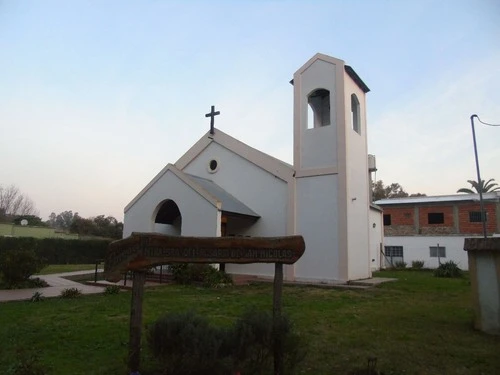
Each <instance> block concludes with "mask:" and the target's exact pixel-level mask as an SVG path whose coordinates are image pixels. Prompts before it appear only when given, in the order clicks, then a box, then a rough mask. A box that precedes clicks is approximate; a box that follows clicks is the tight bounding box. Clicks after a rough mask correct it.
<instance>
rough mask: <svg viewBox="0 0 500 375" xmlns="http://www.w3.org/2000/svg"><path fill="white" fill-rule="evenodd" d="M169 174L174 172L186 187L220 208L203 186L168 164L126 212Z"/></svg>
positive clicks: (138, 195) (132, 201) (215, 199)
mask: <svg viewBox="0 0 500 375" xmlns="http://www.w3.org/2000/svg"><path fill="white" fill-rule="evenodd" d="M167 172H172V173H173V174H174V175H175V176H176V177H177V178H179V179H180V180H181V181H182V182H184V183H185V184H186V185H188V186H189V187H190V188H192V189H193V190H194V191H196V192H197V193H198V194H200V195H201V196H202V197H203V198H205V199H206V200H207V201H208V202H210V203H211V204H213V205H214V206H216V207H218V208H220V206H221V203H220V202H219V201H218V200H217V198H216V197H214V196H213V195H212V194H210V193H209V192H208V191H206V190H205V189H203V188H202V187H201V186H199V185H197V184H196V183H194V182H193V180H192V179H190V178H189V176H188V175H187V174H186V173H184V172H182V171H181V170H179V169H178V168H176V166H175V165H173V164H167V165H166V166H165V168H163V169H162V170H161V171H160V173H158V174H157V175H156V176H155V177H154V178H153V179H152V180H151V181H150V182H149V184H147V185H146V186H145V187H144V189H142V190H141V191H140V192H139V194H137V195H136V196H135V197H134V199H132V200H131V201H130V203H129V204H127V206H125V210H124V211H125V212H127V211H128V210H129V209H130V208H131V207H132V206H133V205H134V204H135V203H137V201H139V199H141V197H142V196H143V195H144V194H146V193H147V191H148V190H149V189H150V188H151V187H152V186H153V185H154V184H156V183H157V182H158V181H159V180H160V179H161V178H162V177H163V176H164V175H165V174H167Z"/></svg>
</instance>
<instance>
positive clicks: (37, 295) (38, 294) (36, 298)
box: [30, 292, 44, 302]
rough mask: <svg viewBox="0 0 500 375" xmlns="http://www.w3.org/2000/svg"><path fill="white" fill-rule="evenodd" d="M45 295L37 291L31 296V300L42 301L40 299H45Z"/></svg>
mask: <svg viewBox="0 0 500 375" xmlns="http://www.w3.org/2000/svg"><path fill="white" fill-rule="evenodd" d="M43 299H44V297H43V295H42V293H40V292H35V293H33V295H32V296H31V298H30V302H40V301H43Z"/></svg>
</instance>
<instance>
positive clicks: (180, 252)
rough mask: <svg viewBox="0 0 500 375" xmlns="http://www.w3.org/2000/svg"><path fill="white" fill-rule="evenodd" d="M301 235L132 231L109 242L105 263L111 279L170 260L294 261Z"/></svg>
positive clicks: (301, 249) (300, 246)
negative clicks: (216, 234) (190, 233)
mask: <svg viewBox="0 0 500 375" xmlns="http://www.w3.org/2000/svg"><path fill="white" fill-rule="evenodd" d="M304 249H305V244H304V239H303V238H302V236H288V237H266V238H263V237H180V236H165V235H161V234H154V233H153V234H152V233H132V235H131V236H130V237H128V238H125V239H123V240H119V241H114V242H112V243H111V244H110V245H109V248H108V254H107V257H106V260H105V264H104V275H105V278H106V280H108V281H114V282H116V281H118V280H120V279H121V276H122V274H123V273H125V272H126V271H130V270H132V271H135V270H141V269H142V270H144V269H148V268H151V267H154V266H159V265H162V264H168V263H283V264H293V263H295V262H296V261H297V260H298V259H299V258H300V257H301V256H302V254H303V253H304Z"/></svg>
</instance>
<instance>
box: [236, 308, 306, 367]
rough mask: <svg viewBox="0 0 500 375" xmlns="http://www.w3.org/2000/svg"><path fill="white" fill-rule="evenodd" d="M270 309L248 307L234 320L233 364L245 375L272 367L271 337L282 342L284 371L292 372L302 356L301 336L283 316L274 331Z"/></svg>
mask: <svg viewBox="0 0 500 375" xmlns="http://www.w3.org/2000/svg"><path fill="white" fill-rule="evenodd" d="M273 324H274V323H273V316H272V313H270V312H264V311H256V310H254V309H249V310H247V311H246V312H245V313H244V314H243V315H242V316H241V317H240V318H239V319H238V320H237V322H236V324H235V327H234V333H233V340H234V341H233V343H232V345H231V346H232V347H233V350H234V361H235V367H236V368H237V369H238V370H240V371H241V372H242V373H244V374H249V375H251V374H262V373H265V372H266V371H267V369H270V368H272V367H273V359H274V350H273V346H274V340H275V339H279V340H281V342H282V345H283V362H284V373H285V374H293V373H294V371H295V369H296V367H297V365H298V364H299V363H300V362H301V361H302V360H303V359H304V357H305V354H306V353H305V349H304V345H303V342H302V339H301V337H300V336H299V335H298V334H297V333H295V331H294V327H293V325H292V323H291V322H290V320H289V319H288V318H286V317H282V318H281V320H280V321H279V322H278V325H277V327H276V329H275V330H273Z"/></svg>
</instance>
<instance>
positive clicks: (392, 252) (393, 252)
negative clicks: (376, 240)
mask: <svg viewBox="0 0 500 375" xmlns="http://www.w3.org/2000/svg"><path fill="white" fill-rule="evenodd" d="M385 256H386V257H390V258H403V246H385Z"/></svg>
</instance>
